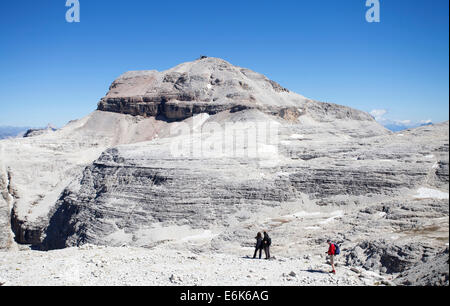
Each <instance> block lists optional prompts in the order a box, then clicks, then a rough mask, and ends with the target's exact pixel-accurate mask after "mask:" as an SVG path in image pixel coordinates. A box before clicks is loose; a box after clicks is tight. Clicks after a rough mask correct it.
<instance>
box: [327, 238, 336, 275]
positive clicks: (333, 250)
mask: <svg viewBox="0 0 450 306" xmlns="http://www.w3.org/2000/svg"><path fill="white" fill-rule="evenodd" d="M327 243H328V246H329V247H328V252H327V254H328V255H329V256H330V263H331V267H332V268H333V270H332V271H330V273H333V274H336V270H335V268H334V256H335V255H336V247H335V246H334V243H332V242H331V240H329V239H328V240H327Z"/></svg>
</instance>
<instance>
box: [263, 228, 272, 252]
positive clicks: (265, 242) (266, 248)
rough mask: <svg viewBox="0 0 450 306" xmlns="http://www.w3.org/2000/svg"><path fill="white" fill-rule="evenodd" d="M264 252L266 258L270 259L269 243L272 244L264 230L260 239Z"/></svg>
mask: <svg viewBox="0 0 450 306" xmlns="http://www.w3.org/2000/svg"><path fill="white" fill-rule="evenodd" d="M262 243H263V248H264V253H265V254H266V259H270V245H271V244H272V239H270V237H269V234H267V232H266V231H264V238H263V240H262Z"/></svg>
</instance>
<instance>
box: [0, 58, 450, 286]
mask: <svg viewBox="0 0 450 306" xmlns="http://www.w3.org/2000/svg"><path fill="white" fill-rule="evenodd" d="M231 123H234V124H236V123H239V125H235V126H238V127H239V128H240V130H238V131H237V133H235V135H234V136H235V138H234V140H235V141H236V143H245V144H246V149H249V148H250V147H252V146H255V149H257V151H258V153H259V154H257V155H256V156H241V155H239V156H235V155H232V154H224V155H223V156H221V157H220V158H218V157H217V156H198V155H195V154H191V153H192V152H191V151H190V150H191V147H189V148H188V149H185V150H186V151H182V152H181V153H185V154H180V155H179V156H175V155H174V154H173V144H174V142H177V141H183V140H185V139H186V138H187V137H188V139H189V143H190V144H191V146H193V147H195V146H196V145H199V146H200V147H202V145H203V144H204V141H205V137H206V136H207V138H208V139H209V141H210V142H211V141H212V142H213V143H214V142H217V143H220V141H221V139H222V132H223V130H222V129H220V128H217V129H216V130H214V129H209V130H208V133H207V135H205V131H204V129H203V128H204V127H206V126H216V127H226V126H227V124H231ZM254 123H263V124H270V125H271V126H275V127H276V129H277V143H276V144H270V143H269V144H268V143H264V142H261V141H259V140H258V141H249V136H248V135H249V133H248V130H249V129H250V128H251V127H252V126H254ZM181 126H188V127H189V135H188V136H186V135H174V134H173V133H172V132H173V130H174V129H175V130H176V129H177V128H179V127H181ZM28 136H29V137H26V138H14V139H5V140H1V141H0V192H1V195H0V249H1V250H2V251H3V252H4V254H5V256H4V258H8V260H9V261H8V263H5V262H3V265H1V268H0V282H2V283H6V284H14V282H19V280H21V277H22V281H23V279H28V280H32V279H33V277H32V276H31V275H30V274H17V273H19V272H11V271H10V270H8V267H9V266H8V264H11V262H14V260H15V259H16V258H19V259H20V260H21V262H25V263H29V264H30V265H31V264H32V262H33V261H34V260H38V259H35V258H38V257H39V256H40V257H42V256H45V258H47V259H46V260H48V261H51V260H50V259H51V258H56V257H60V258H77V260H78V262H79V266H80V269H81V272H80V273H81V274H80V275H81V276H80V279H82V281H83V282H84V283H86V284H89V283H92V284H98V283H99V284H105V283H112V284H115V283H114V276H111V275H109V276H108V275H107V274H102V273H106V272H105V271H104V269H103V270H102V269H99V268H98V265H97V268H92V267H91V266H90V265H89V264H88V263H87V262H85V261H84V260H88V259H87V258H89V256H91V255H92V254H91V253H86V256H84V255H83V256H81V255H79V254H82V252H88V251H92V250H94V251H96V252H97V251H98V252H102V254H103V255H102V256H104V260H105V262H114V261H115V260H116V261H117V260H119V259H118V258H116V257H114V256H115V255H114V254H122V256H123V257H121V258H122V259H120V260H122V261H121V263H120V264H122V265H125V266H126V267H129V268H130V270H129V271H135V272H134V273H136V275H140V277H141V278H140V280H141V283H145V284H166V283H168V284H172V283H181V284H186V285H188V284H204V285H209V284H219V285H220V284H226V283H227V282H230V283H231V284H246V285H255V284H294V285H299V284H300V285H314V284H337V285H339V284H344V285H360V284H369V285H374V284H390V285H448V284H449V280H448V275H449V274H448V270H449V265H448V259H449V255H448V240H449V238H448V236H449V203H448V192H449V168H448V164H449V153H448V149H449V126H448V122H445V123H440V124H435V125H430V126H424V127H420V128H416V129H410V130H406V131H402V132H398V133H393V132H390V131H388V130H387V129H385V128H384V127H382V126H381V125H380V124H378V123H377V122H376V121H375V120H374V118H373V117H372V116H370V115H369V114H367V113H365V112H362V111H359V110H355V109H352V108H349V107H345V106H341V105H336V104H332V103H324V102H319V101H314V100H312V99H308V98H306V97H303V96H301V95H299V94H296V93H294V92H291V91H289V90H288V89H286V88H284V87H282V86H281V85H279V84H278V83H276V82H274V81H272V80H270V79H268V78H267V77H265V76H264V75H262V74H259V73H256V72H253V71H251V70H249V69H245V68H240V67H237V66H234V65H232V64H230V63H228V62H227V61H225V60H222V59H218V58H211V57H203V58H201V59H198V60H196V61H193V62H188V63H183V64H181V65H178V66H176V67H174V68H171V69H169V70H166V71H162V72H158V71H154V70H151V71H132V72H127V73H125V74H123V75H122V76H120V77H119V78H118V79H116V80H115V81H114V82H113V83H112V85H111V87H110V89H109V92H108V93H107V94H106V96H105V97H104V98H102V99H101V100H100V102H99V103H98V108H97V110H96V111H94V112H93V113H91V114H90V115H88V116H86V117H85V118H82V119H79V120H74V121H71V122H69V123H68V124H67V125H66V126H65V127H63V128H62V129H59V130H53V129H47V130H43V131H41V132H39V133H37V134H36V135H34V134H32V135H28ZM239 141H242V142H239ZM263 229H264V230H267V231H269V232H270V234H271V237H272V240H273V248H272V253H273V254H274V255H275V258H276V259H274V260H272V261H267V262H264V263H263V264H262V266H264V267H265V268H264V269H265V270H266V272H265V273H266V274H267V275H266V276H265V277H262V276H261V275H257V276H255V275H254V273H253V272H248V270H249V269H250V270H252V269H253V270H252V271H255V270H257V269H258V266H257V263H256V262H254V261H251V260H246V259H243V257H244V258H245V256H246V255H251V254H252V253H253V244H254V236H255V234H256V232H258V231H261V230H263ZM327 239H332V240H334V241H336V242H337V243H339V244H340V245H341V249H342V254H341V255H340V257H339V258H338V274H337V275H336V276H329V275H325V276H323V275H321V274H320V273H319V274H317V273H311V271H315V270H320V271H322V270H324V271H326V270H328V269H329V268H328V267H327V266H326V264H325V257H324V256H325V254H324V253H325V251H326V248H327V246H326V243H325V242H326V240H327ZM114 250H116V251H114ZM42 251H49V252H42ZM80 252H81V253H80ZM127 252H128V253H127ZM39 254H41V255H39ZM83 254H84V253H83ZM90 254H91V255H90ZM130 254H134V255H133V256H137V257H136V258H141V259H143V260H144V258H146V260H147V261H148V262H152V260H153V261H155V262H154V265H155V266H157V267H161V263H163V265H164V267H166V268H165V269H162V268H161V269H160V271H159V270H158V271H156V270H157V269H156V268H155V269H156V270H155V269H153V270H152V269H150V268H149V269H150V270H148V271H147V273H150V274H145V275H146V276H145V277H144V276H143V275H142V273H144V270H145V269H144V270H143V269H139V265H137V264H135V265H132V264H131V262H132V260H126V258H128V257H127V256H131V255H130ZM2 256H3V255H2ZM8 256H9V257H8ZM139 256H141V257H139ZM158 256H159V257H158ZM155 258H159V259H160V260H159V261H158V260H155ZM180 258H182V259H183V260H185V261H186V262H189V260H191V261H193V262H197V265H196V268H195V269H191V270H189V269H188V268H187V267H190V265H189V264H186V265H183V266H179V259H180ZM189 258H191V259H189ZM19 259H17V260H19ZM5 260H6V259H5ZM115 263H116V264H117V262H115ZM221 263H226V264H227V268H228V269H227V270H226V271H222V272H223V273H225V272H226V273H228V274H229V277H228V278H227V276H226V275H221V274H220V273H219V272H220V271H221V270H220V268H218V269H219V270H218V271H219V272H218V273H216V274H217V275H216V274H214V273H213V272H211V273H213V274H214V275H212V274H211V273H208V272H207V269H212V267H218V266H221ZM288 263H291V264H290V265H288ZM158 264H159V266H158ZM54 265H55V266H51V267H50V266H49V268H48V269H44V271H39V272H36V271H35V272H36V273H41V275H46V273H50V271H52V270H51V269H55V270H57V269H61V267H62V266H58V263H54ZM129 265H130V266H129ZM252 265H253V266H254V268H249V267H250V266H252ZM52 267H53V268H52ZM89 269H94V270H95V269H97V270H95V271H96V272H95V271H94V270H92V271H91V270H89ZM133 269H134V270H133ZM283 269H285V270H286V271H284V270H283ZM288 269H289V270H288ZM295 269H297V270H295ZM86 271H89V273H87V272H86ZM93 271H94V272H95V273H97V274H98V273H100V274H99V275H98V277H97V278H96V279H95V280H94V278H92V277H90V276H88V275H91V272H92V273H94V272H93ZM149 271H150V272H149ZM155 271H156V272H155ZM283 271H284V272H285V273H284V272H283ZM308 271H309V272H308ZM339 271H340V272H339ZM116 272H117V271H116ZM282 272H283V273H282ZM290 272H293V273H290ZM14 273H16V274H14ZM23 273H26V272H23ZM30 273H31V272H30ZM110 273H114V271H112V272H110ZM117 273H118V272H117ZM152 273H154V274H152ZM174 273H177V275H175V276H174ZM226 273H225V274H226ZM13 274H14V277H12V276H11V275H13ZM247 274H249V277H247ZM199 275H203V276H202V277H200V276H199ZM233 277H234V278H236V280H233ZM111 278H112V279H111ZM41 280H42V278H41ZM115 280H117V279H115ZM174 280H175V281H174ZM237 280H239V281H237ZM36 281H37V282H38V280H36ZM60 281H61V279H60ZM127 281H128V283H133V280H132V279H128V280H127V279H125V280H124V282H125V283H127ZM55 282H56V281H55ZM49 283H51V282H49Z"/></svg>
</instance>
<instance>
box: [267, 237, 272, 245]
mask: <svg viewBox="0 0 450 306" xmlns="http://www.w3.org/2000/svg"><path fill="white" fill-rule="evenodd" d="M271 244H272V239H270V237H267V245H268V246H270V245H271Z"/></svg>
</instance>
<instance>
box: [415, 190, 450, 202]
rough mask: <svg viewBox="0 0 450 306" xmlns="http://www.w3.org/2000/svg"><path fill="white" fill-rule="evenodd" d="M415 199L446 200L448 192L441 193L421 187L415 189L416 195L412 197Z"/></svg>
mask: <svg viewBox="0 0 450 306" xmlns="http://www.w3.org/2000/svg"><path fill="white" fill-rule="evenodd" d="M414 198H415V199H439V200H448V198H449V197H448V192H442V191H440V190H436V189H431V188H425V187H421V188H419V189H417V194H416V195H415V196H414Z"/></svg>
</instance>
